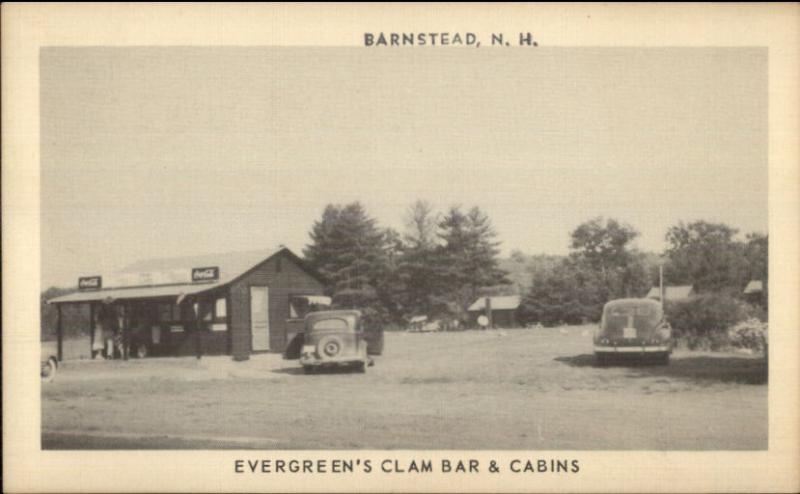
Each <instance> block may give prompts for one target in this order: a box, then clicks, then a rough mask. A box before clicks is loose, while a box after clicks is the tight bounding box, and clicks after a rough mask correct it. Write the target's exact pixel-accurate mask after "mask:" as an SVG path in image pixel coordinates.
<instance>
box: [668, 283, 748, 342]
mask: <svg viewBox="0 0 800 494" xmlns="http://www.w3.org/2000/svg"><path fill="white" fill-rule="evenodd" d="M665 311H666V315H667V319H668V320H669V322H670V324H671V325H672V327H673V329H674V334H675V337H676V338H677V339H678V340H680V341H682V342H684V343H686V344H687V345H688V347H689V348H690V349H693V350H694V349H710V350H720V349H722V348H724V347H725V346H727V345H729V344H730V338H729V335H728V329H730V328H731V327H733V326H734V325H735V324H737V323H739V322H741V321H743V320H746V319H748V318H750V317H751V316H752V315H753V310H752V308H750V306H748V305H747V304H745V303H744V302H742V301H740V300H738V299H736V298H734V297H732V296H730V295H724V294H704V295H700V296H698V297H695V298H693V299H691V300H688V301H685V302H673V303H667V304H666V307H665Z"/></svg>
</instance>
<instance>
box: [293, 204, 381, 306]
mask: <svg viewBox="0 0 800 494" xmlns="http://www.w3.org/2000/svg"><path fill="white" fill-rule="evenodd" d="M310 237H311V243H310V244H309V245H308V246H307V247H306V248H305V249H304V251H303V254H304V256H305V258H306V259H307V261H308V262H309V264H310V265H311V266H312V267H313V268H315V269H316V270H317V271H318V272H319V273H320V274H321V275H322V276H323V277H324V278H325V279H326V280H327V281H328V287H327V291H328V294H329V295H331V296H332V297H333V299H334V304H335V305H337V306H339V307H348V308H360V309H363V310H364V312H365V316H366V317H367V318H368V319H378V320H380V321H382V322H385V321H386V320H388V319H389V317H390V312H392V309H393V307H392V297H391V293H390V289H391V283H390V281H391V274H392V268H393V262H394V257H393V256H394V247H395V244H396V241H397V238H396V234H394V233H393V232H391V231H387V230H383V229H380V228H378V226H377V223H376V221H375V220H374V219H373V218H371V217H370V216H368V215H367V213H366V211H365V210H364V207H363V206H362V205H361V204H360V203H358V202H354V203H351V204H347V205H345V206H339V205H328V206H327V207H326V208H325V210H324V211H323V213H322V218H321V219H320V220H319V221H317V222H315V223H314V226H313V227H312V230H311V233H310Z"/></svg>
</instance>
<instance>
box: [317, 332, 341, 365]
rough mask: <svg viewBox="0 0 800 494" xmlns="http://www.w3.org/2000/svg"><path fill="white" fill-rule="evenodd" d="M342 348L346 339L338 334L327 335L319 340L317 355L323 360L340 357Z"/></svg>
mask: <svg viewBox="0 0 800 494" xmlns="http://www.w3.org/2000/svg"><path fill="white" fill-rule="evenodd" d="M342 349H344V341H342V338H341V337H339V336H338V335H330V336H325V337H323V338H320V340H319V341H318V342H317V355H319V357H320V358H321V359H323V360H325V359H329V358H336V357H338V356H339V354H341V353H342Z"/></svg>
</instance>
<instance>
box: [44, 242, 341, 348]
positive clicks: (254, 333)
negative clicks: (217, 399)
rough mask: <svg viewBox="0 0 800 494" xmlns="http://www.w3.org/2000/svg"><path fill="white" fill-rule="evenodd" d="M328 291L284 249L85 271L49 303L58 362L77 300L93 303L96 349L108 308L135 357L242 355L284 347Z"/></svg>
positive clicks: (91, 317)
mask: <svg viewBox="0 0 800 494" xmlns="http://www.w3.org/2000/svg"><path fill="white" fill-rule="evenodd" d="M323 290H324V284H323V280H322V279H321V278H320V277H319V275H318V274H316V273H315V272H314V271H313V270H312V269H311V268H309V267H308V266H307V265H306V263H305V262H304V261H303V260H302V259H301V258H300V257H298V256H297V255H296V254H294V253H293V252H292V251H290V250H289V249H288V248H286V247H283V246H281V247H280V248H278V249H274V250H271V251H249V252H234V253H227V254H215V255H206V256H195V257H185V258H172V259H155V260H148V261H140V262H137V263H134V264H132V265H130V266H128V267H127V268H124V269H123V270H121V271H119V272H117V273H114V275H113V276H102V275H90V276H82V277H80V278H79V279H78V290H77V291H76V292H74V293H70V294H68V295H63V296H60V297H56V298H54V299H51V300H49V301H48V303H50V304H55V306H56V308H57V323H56V333H57V338H58V354H59V355H58V358H59V359H61V358H62V354H63V352H62V345H63V330H62V325H63V319H64V318H63V317H62V307H63V306H65V305H74V304H77V305H83V307H84V308H85V307H88V314H89V317H88V320H87V321H86V322H85V323H86V324H88V325H89V327H88V328H86V329H88V330H89V331H88V332H89V333H90V334H91V341H90V342H89V343H90V344H91V345H92V348H93V349H96V348H97V347H96V346H95V345H96V344H97V341H96V340H97V339H98V338H99V337H100V336H98V320H99V319H100V317H99V315H100V314H104V313H108V312H111V313H113V314H121V316H120V318H121V319H120V321H121V324H125V325H126V328H127V330H128V334H129V341H130V342H131V347H132V352H133V353H134V354H136V353H138V354H139V355H140V356H143V355H194V354H195V353H196V352H197V351H198V349H199V351H201V352H202V354H217V355H220V354H228V355H232V356H233V358H234V359H236V360H245V359H247V358H248V357H249V355H250V354H251V353H253V352H280V351H283V349H284V348H285V347H286V345H287V343H288V342H289V341H291V339H292V338H293V337H294V336H295V335H296V334H297V332H299V331H301V330H302V327H303V317H304V316H305V313H306V312H308V311H309V310H310V309H311V308H312V307H313V306H314V305H315V304H318V303H319V304H322V303H325V302H327V300H326V297H324V296H323ZM84 312H86V311H84ZM198 342H199V343H198ZM134 347H136V349H137V350H134Z"/></svg>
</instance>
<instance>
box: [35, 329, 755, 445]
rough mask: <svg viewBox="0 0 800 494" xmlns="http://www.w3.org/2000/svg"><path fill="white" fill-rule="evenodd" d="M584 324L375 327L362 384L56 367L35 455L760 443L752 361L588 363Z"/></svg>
mask: <svg viewBox="0 0 800 494" xmlns="http://www.w3.org/2000/svg"><path fill="white" fill-rule="evenodd" d="M591 331H592V328H591V327H588V326H586V327H562V328H547V329H541V330H523V329H519V330H502V331H485V332H481V331H467V332H458V333H435V334H434V333H422V334H419V333H416V334H410V333H387V334H386V350H385V353H384V355H383V356H381V357H378V358H377V360H376V365H375V366H374V367H370V368H368V370H367V373H366V374H364V375H359V374H350V373H325V374H320V375H309V376H307V375H304V374H303V373H302V372H301V370H300V368H299V365H298V364H297V362H296V361H285V360H282V359H281V358H280V356H279V355H274V354H269V355H256V356H254V357H253V358H251V360H249V361H247V362H233V361H232V360H231V359H230V357H205V358H203V359H202V360H201V361H197V360H195V359H193V358H152V359H144V360H130V361H127V362H121V361H71V362H66V363H65V365H63V366H62V367H61V368H60V369H59V373H58V376H57V378H56V380H55V381H54V382H51V383H42V445H43V447H44V448H47V449H80V448H96V449H115V448H137V449H138V448H154V449H155V448H168V449H180V448H204V449H216V448H236V449H249V448H256V449H519V450H547V449H564V450H568V449H573V450H619V449H637V450H717V449H735V450H753V449H766V447H767V435H768V424H767V421H768V418H767V386H766V384H765V380H766V379H765V378H766V369H765V366H764V362H763V360H762V359H761V358H759V357H751V356H745V355H738V354H712V353H698V352H688V351H677V352H675V353H674V354H673V358H672V361H671V363H670V365H669V366H667V367H662V366H652V365H618V366H617V365H615V366H611V367H606V368H600V367H595V366H594V361H593V358H592V355H591V348H592V346H591V345H592V340H591Z"/></svg>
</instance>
